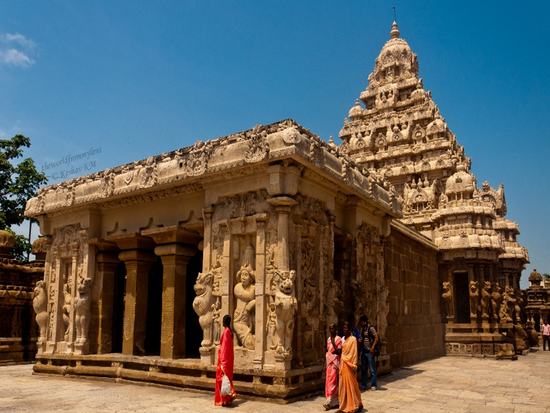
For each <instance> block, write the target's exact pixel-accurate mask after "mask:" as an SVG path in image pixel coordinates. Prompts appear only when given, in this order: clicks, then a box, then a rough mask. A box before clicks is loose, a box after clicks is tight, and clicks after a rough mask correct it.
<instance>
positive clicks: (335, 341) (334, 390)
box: [323, 324, 342, 410]
mask: <svg viewBox="0 0 550 413" xmlns="http://www.w3.org/2000/svg"><path fill="white" fill-rule="evenodd" d="M340 354H342V339H341V338H340V337H339V336H337V335H336V325H334V324H331V325H330V337H329V338H328V339H327V371H326V382H325V396H326V397H327V400H326V402H325V404H323V406H324V408H325V410H329V409H332V408H333V407H336V406H338V368H339V367H340Z"/></svg>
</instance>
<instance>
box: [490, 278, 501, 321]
mask: <svg viewBox="0 0 550 413" xmlns="http://www.w3.org/2000/svg"><path fill="white" fill-rule="evenodd" d="M492 287H493V288H492V290H491V312H492V318H493V322H496V321H498V320H499V310H500V306H501V304H502V296H501V295H500V291H501V288H500V284H499V283H493V285H492Z"/></svg>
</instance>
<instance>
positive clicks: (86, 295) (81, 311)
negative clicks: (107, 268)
mask: <svg viewBox="0 0 550 413" xmlns="http://www.w3.org/2000/svg"><path fill="white" fill-rule="evenodd" d="M91 290H92V280H91V279H90V278H84V279H82V280H81V281H80V282H79V284H78V297H76V298H75V300H74V306H75V310H76V317H75V324H76V344H80V345H85V344H87V343H88V328H89V327H90V306H91V299H92V298H91Z"/></svg>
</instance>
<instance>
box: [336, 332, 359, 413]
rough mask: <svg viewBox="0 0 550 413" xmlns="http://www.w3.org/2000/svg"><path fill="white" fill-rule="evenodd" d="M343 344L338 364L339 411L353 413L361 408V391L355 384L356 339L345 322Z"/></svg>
mask: <svg viewBox="0 0 550 413" xmlns="http://www.w3.org/2000/svg"><path fill="white" fill-rule="evenodd" d="M343 331H344V344H343V345H342V357H341V362H340V383H339V389H338V400H339V402H340V409H339V411H341V412H345V413H353V412H357V411H360V410H361V409H362V408H363V402H362V401H361V391H360V390H359V384H358V383H357V339H356V338H355V337H353V336H352V335H351V330H350V328H349V324H348V323H347V322H345V323H344V328H343Z"/></svg>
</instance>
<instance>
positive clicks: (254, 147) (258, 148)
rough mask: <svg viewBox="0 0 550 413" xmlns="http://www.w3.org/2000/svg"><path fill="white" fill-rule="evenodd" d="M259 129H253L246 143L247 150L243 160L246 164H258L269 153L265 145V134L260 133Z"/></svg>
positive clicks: (267, 146)
mask: <svg viewBox="0 0 550 413" xmlns="http://www.w3.org/2000/svg"><path fill="white" fill-rule="evenodd" d="M258 129H259V128H254V130H253V131H252V132H253V134H252V136H251V137H250V139H249V142H248V149H247V150H246V152H245V154H244V159H245V161H246V162H248V163H252V162H259V161H261V160H262V159H264V158H265V157H266V155H267V154H268V152H269V144H268V143H267V132H266V131H265V130H264V131H262V132H260V131H259V130H258Z"/></svg>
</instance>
